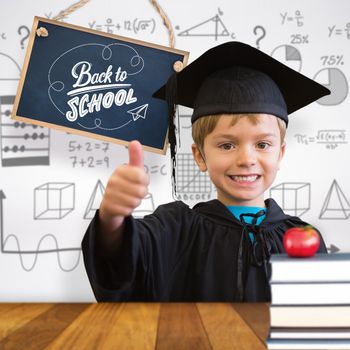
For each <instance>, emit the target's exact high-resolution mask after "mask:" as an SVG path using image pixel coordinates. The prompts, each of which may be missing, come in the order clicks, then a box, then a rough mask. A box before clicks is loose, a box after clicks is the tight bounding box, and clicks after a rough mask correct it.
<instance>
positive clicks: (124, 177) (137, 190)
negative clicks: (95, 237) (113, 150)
mask: <svg viewBox="0 0 350 350" xmlns="http://www.w3.org/2000/svg"><path fill="white" fill-rule="evenodd" d="M148 185H149V176H148V175H147V174H146V172H145V170H144V167H143V151H142V146H141V144H140V143H139V142H138V141H132V142H130V144H129V164H127V165H122V166H120V167H118V168H117V169H116V170H115V171H114V172H113V174H112V175H111V177H110V178H109V180H108V183H107V187H106V191H105V193H104V196H103V199H102V202H101V206H100V219H101V220H102V221H103V222H104V223H105V224H108V225H111V226H112V227H111V230H113V226H114V228H118V227H119V226H120V225H121V224H122V223H123V221H124V217H125V216H128V215H130V214H131V213H132V212H133V210H134V209H135V208H136V207H137V206H139V205H140V203H141V201H142V199H143V198H144V197H145V196H146V195H147V193H148Z"/></svg>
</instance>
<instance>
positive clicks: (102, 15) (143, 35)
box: [0, 0, 350, 301]
mask: <svg viewBox="0 0 350 350" xmlns="http://www.w3.org/2000/svg"><path fill="white" fill-rule="evenodd" d="M73 3H74V2H72V1H67V0H60V1H58V0H56V1H53V0H50V1H43V0H37V1H35V2H34V1H33V2H28V1H25V0H12V1H1V2H0V96H8V95H15V94H16V89H17V84H18V80H17V79H18V78H19V69H18V67H17V66H19V67H22V64H23V60H24V55H25V49H26V46H27V43H28V30H26V29H25V28H22V29H21V30H20V28H21V27H22V26H25V27H27V28H29V29H31V26H32V22H33V17H34V16H42V17H47V18H52V17H54V16H56V15H57V14H58V13H59V12H60V11H61V10H64V9H66V8H67V7H69V6H70V5H72V4H73ZM159 4H160V5H161V6H162V7H163V9H164V10H165V12H166V13H167V14H168V16H169V19H170V21H171V23H172V25H173V27H174V31H175V35H176V45H175V46H176V48H178V49H182V50H186V51H189V52H190V60H189V61H190V62H191V61H192V60H194V59H195V58H196V57H198V56H199V55H200V54H201V53H202V52H204V51H205V50H207V49H208V48H210V47H212V46H216V45H218V44H220V43H223V42H226V41H229V40H239V41H243V42H246V43H248V44H250V45H252V46H255V47H257V44H259V48H260V49H261V50H262V51H264V52H266V53H268V54H273V53H274V55H275V56H274V57H276V58H278V59H283V54H282V53H283V52H284V51H283V47H284V46H285V45H290V46H292V47H293V48H294V50H295V52H299V53H300V60H297V61H296V62H284V63H286V64H290V65H291V67H293V68H296V67H297V66H298V67H300V72H301V73H302V74H305V75H307V76H309V77H310V78H315V79H316V80H318V81H319V82H320V83H323V84H328V83H333V84H332V85H331V90H332V91H334V92H336V94H337V96H344V99H343V101H338V102H337V103H334V104H331V105H326V106H325V105H321V104H319V103H313V104H311V105H309V106H308V107H306V108H304V109H302V110H301V111H298V112H296V113H294V114H293V115H292V116H290V125H289V128H288V134H287V139H286V141H287V150H286V156H285V158H284V160H283V164H282V167H281V170H280V172H279V174H278V177H277V179H276V181H275V183H274V185H273V186H272V187H274V186H278V185H280V184H285V186H287V187H288V184H290V183H296V182H297V183H303V184H307V186H306V187H307V188H309V189H310V203H309V204H308V205H307V211H306V212H305V213H303V214H302V216H301V218H302V219H303V220H305V221H307V222H309V223H311V224H313V225H315V226H316V227H318V228H319V229H320V230H321V232H322V234H323V237H324V239H325V241H326V244H327V246H328V247H329V248H331V247H333V249H335V248H334V247H336V248H337V249H339V250H340V251H350V239H349V234H350V232H349V228H350V225H349V219H348V216H349V215H350V205H349V198H350V182H349V173H350V167H349V160H350V145H349V143H348V138H349V137H348V132H349V126H350V99H349V97H348V91H347V89H348V79H349V73H350V17H349V13H350V3H349V1H348V0H334V1H322V2H320V1H316V0H309V1H307V2H305V1H301V0H296V1H293V2H292V1H280V0H278V1H277V0H273V1H272V0H271V1H268V2H267V1H258V0H254V1H253V0H247V1H244V2H242V1H240V2H236V1H230V0H221V1H220V0H218V1H209V0H205V1H203V0H195V1H193V0H192V1H188V0H177V1H164V0H159ZM298 14H299V15H300V16H301V17H302V18H299V20H297V18H296V16H297V17H298ZM283 18H284V19H283ZM214 19H217V21H216V22H215V21H214ZM64 21H65V22H67V23H72V24H77V25H81V26H85V27H89V28H92V29H101V30H103V31H106V30H107V27H106V26H105V25H106V24H112V25H113V27H109V30H111V31H112V32H113V33H114V34H118V35H122V36H127V37H132V38H136V39H139V40H143V41H148V42H152V43H156V44H160V45H168V43H169V41H168V33H167V31H166V29H165V27H164V25H163V23H162V20H161V19H160V17H159V15H158V13H157V12H156V11H155V10H154V8H153V7H152V6H151V4H150V3H149V2H148V1H147V0H143V1H141V0H138V1H129V2H125V1H107V0H99V1H97V0H91V1H90V2H89V3H88V4H86V5H85V6H84V7H83V8H81V9H78V10H77V11H76V12H75V13H73V14H71V15H69V16H68V17H67V18H65V19H64ZM142 23H143V24H145V26H144V29H139V30H137V27H138V25H140V24H142ZM215 23H217V27H216V26H215ZM118 25H119V27H118ZM347 25H348V26H349V27H347ZM258 26H259V27H263V30H264V35H263V31H262V29H261V28H260V29H259V28H258V29H257V31H256V32H255V33H254V28H256V27H258ZM346 29H349V30H348V31H346ZM186 33H187V34H188V35H185V34H186ZM179 34H181V35H179ZM199 34H200V35H199ZM299 39H301V40H299ZM295 40H296V41H299V42H295ZM300 41H301V42H300ZM22 45H23V48H22ZM323 56H328V57H329V58H330V57H331V56H334V57H336V62H332V60H330V59H328V60H327V59H322V58H321V57H323ZM43 59H44V58H43ZM14 62H16V63H14ZM293 65H295V66H293ZM331 69H336V70H337V71H340V73H339V74H340V76H341V77H343V80H342V81H343V83H344V85H341V81H339V80H337V81H336V82H334V81H332V82H330V80H329V76H328V72H330V71H331ZM321 70H323V71H322V73H320V71H321ZM0 107H1V106H0ZM190 113H191V111H190V110H185V109H180V120H181V124H180V128H179V130H180V131H181V147H180V149H179V154H186V153H189V152H190V144H191V142H192V141H191V136H190V129H189V128H188V126H189V119H188V118H185V117H184V116H185V115H188V114H190ZM2 130H4V127H3V126H2ZM320 130H330V135H339V132H338V133H337V132H336V131H337V130H343V131H342V135H343V136H344V137H343V138H342V139H341V141H343V143H338V142H337V141H339V139H335V140H334V143H328V144H321V143H318V142H317V141H320V139H317V138H316V136H317V135H318V133H319V131H320ZM49 134H50V147H49V151H48V152H49V158H50V165H46V166H23V165H18V166H12V167H8V166H0V190H2V191H3V193H4V195H5V196H6V198H4V199H2V200H0V201H1V203H2V213H0V214H2V215H1V217H0V220H1V221H0V222H1V224H0V225H1V226H0V230H2V236H3V242H2V243H5V242H6V244H3V245H2V247H1V252H0V301H93V300H94V296H93V294H92V291H91V288H90V285H89V282H88V279H87V276H86V273H85V269H84V265H83V261H82V256H81V253H80V252H79V251H77V250H76V251H72V252H62V251H59V252H53V253H43V251H44V250H50V249H51V250H52V249H53V250H55V249H57V250H62V249H64V248H72V247H73V248H79V247H80V242H81V239H82V237H83V234H84V232H85V229H86V227H87V225H88V223H89V219H84V214H85V212H86V209H87V207H88V203H89V200H90V198H91V196H92V195H93V192H94V188H95V186H96V184H97V182H98V181H101V183H102V184H103V186H105V185H106V183H107V180H108V177H109V175H110V174H111V172H112V171H113V169H114V168H115V167H116V166H118V165H120V164H122V163H124V162H126V161H127V150H126V149H125V148H124V147H122V146H118V145H113V144H108V149H107V150H106V151H102V150H101V149H98V148H97V147H107V146H106V145H102V143H101V142H98V141H96V140H94V139H88V138H84V137H80V136H76V135H68V134H66V133H64V132H58V131H55V130H50V131H49ZM297 135H302V136H303V140H304V142H300V138H299V139H298V137H297ZM0 137H1V135H0ZM305 140H308V141H309V142H308V143H307V144H306V143H305ZM79 144H80V145H81V146H82V149H81V150H80V151H78V150H75V151H72V145H75V146H76V145H79ZM98 144H99V146H97V145H98ZM2 145H4V142H3V143H2ZM70 146H71V147H70ZM89 146H91V148H92V149H93V151H89V150H88V147H89ZM4 154H5V153H4V152H2V156H3V155H4ZM72 156H76V157H77V158H79V160H81V159H83V160H84V159H87V158H88V157H94V161H98V160H103V162H102V163H103V165H97V164H96V163H95V166H94V167H92V168H88V167H87V166H86V165H84V166H80V165H76V166H75V167H73V164H72V158H71V157H72ZM106 157H107V158H106ZM106 159H108V162H107V161H106ZM107 163H108V167H107ZM145 165H146V167H147V170H148V171H149V173H150V176H151V186H150V193H151V195H152V197H151V199H150V200H148V201H145V202H144V203H143V204H142V205H141V208H140V210H141V211H140V212H141V214H142V213H144V212H146V211H147V210H150V209H149V208H151V209H152V208H154V207H156V206H158V205H160V204H162V203H165V202H168V201H171V200H172V195H171V182H170V160H169V154H167V155H166V156H161V155H155V154H152V153H148V152H146V153H145ZM334 181H336V184H337V186H333V187H331V186H332V183H334ZM62 182H63V183H72V184H73V185H74V189H75V198H74V209H73V210H72V211H71V212H70V213H69V214H68V215H67V216H65V217H63V218H61V219H59V218H57V219H51V220H36V219H35V216H34V201H35V200H36V199H35V197H36V196H35V189H36V188H37V187H39V186H41V185H43V184H46V183H62ZM304 190H305V188H304ZM204 191H205V190H204ZM98 193H100V192H98ZM98 193H97V196H96V199H95V202H94V203H93V205H92V208H96V207H97V206H98V201H99V199H100V196H98ZM290 193H293V194H292V195H291V194H290ZM328 193H331V197H330V200H329V201H326V198H327V194H328ZM271 194H272V196H273V197H274V196H275V195H276V191H272V192H271ZM269 195H270V192H269V191H268V192H267V193H266V196H269ZM286 195H287V196H289V197H288V198H290V200H291V202H293V201H294V204H295V206H296V207H295V208H297V207H298V205H302V203H301V202H302V201H303V200H304V199H303V198H304V197H305V196H306V197H307V194H305V193H303V190H302V189H301V190H299V192H298V193H297V192H295V191H294V192H288V193H287V194H286ZM296 195H297V197H296ZM201 196H204V197H205V198H206V199H207V198H209V199H210V198H215V192H214V190H212V191H211V192H209V193H208V192H206V193H204V194H203V193H202V194H201ZM303 196H304V197H303ZM195 197H196V194H194V198H195ZM197 197H198V196H197ZM276 197H277V195H276ZM293 198H294V199H293ZM295 198H297V199H295ZM276 199H277V200H278V198H276ZM152 200H153V203H152ZM187 202H188V204H189V205H193V204H194V203H195V201H193V200H188V201H187ZM292 205H293V203H292ZM324 206H325V209H326V211H324V210H322V208H323V207H324ZM330 209H333V211H330ZM322 213H323V214H322ZM322 217H323V218H322ZM336 217H337V219H336ZM10 251H12V253H10ZM19 251H37V253H36V254H33V253H32V254H20V253H19Z"/></svg>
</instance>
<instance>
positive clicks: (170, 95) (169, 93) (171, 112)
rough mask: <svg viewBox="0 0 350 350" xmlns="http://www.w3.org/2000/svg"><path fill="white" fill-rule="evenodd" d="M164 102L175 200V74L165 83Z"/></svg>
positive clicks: (175, 197)
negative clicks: (166, 105) (166, 111)
mask: <svg viewBox="0 0 350 350" xmlns="http://www.w3.org/2000/svg"><path fill="white" fill-rule="evenodd" d="M166 101H167V103H168V124H169V132H168V139H169V144H170V156H171V163H172V164H171V179H172V187H173V197H174V199H177V193H176V152H177V144H176V127H175V122H174V120H175V114H176V109H177V108H176V106H177V73H173V74H172V75H171V77H170V78H169V79H168V81H167V83H166Z"/></svg>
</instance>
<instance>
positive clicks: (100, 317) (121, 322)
mask: <svg viewBox="0 0 350 350" xmlns="http://www.w3.org/2000/svg"><path fill="white" fill-rule="evenodd" d="M158 315H159V305H156V304H144V303H140V304H138V303H126V304H120V303H99V304H94V305H92V306H91V307H90V308H89V309H88V310H86V311H85V312H84V313H83V314H82V315H81V316H80V317H79V318H77V319H76V320H75V321H74V322H73V323H72V324H71V325H70V326H69V327H68V328H67V329H66V330H65V331H64V332H63V333H62V334H61V335H60V336H59V337H58V338H57V339H55V341H53V342H52V343H51V344H50V346H48V347H47V349H94V350H95V349H118V350H119V349H120V350H122V349H131V350H132V349H146V350H147V349H154V347H155V341H156V334H157V322H158Z"/></svg>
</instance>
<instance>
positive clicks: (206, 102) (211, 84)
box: [153, 41, 330, 191]
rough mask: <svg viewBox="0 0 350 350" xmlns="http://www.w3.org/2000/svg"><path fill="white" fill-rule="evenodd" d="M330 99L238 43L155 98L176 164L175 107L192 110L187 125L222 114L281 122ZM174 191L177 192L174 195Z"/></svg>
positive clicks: (206, 58) (209, 54) (196, 65)
mask: <svg viewBox="0 0 350 350" xmlns="http://www.w3.org/2000/svg"><path fill="white" fill-rule="evenodd" d="M328 94H330V91H329V90H328V89H327V88H326V87H324V86H323V85H321V84H319V83H317V82H315V81H314V80H312V79H309V78H308V77H306V76H304V75H302V74H300V73H298V72H296V71H295V70H293V69H291V68H289V67H288V66H286V65H284V64H283V63H281V62H279V61H277V60H276V59H274V58H272V57H271V56H269V55H267V54H265V53H264V52H262V51H260V50H258V49H256V48H254V47H252V46H250V45H247V44H244V43H242V42H238V41H232V42H227V43H224V44H221V45H219V46H216V47H213V48H211V49H209V50H208V51H206V52H205V53H204V54H202V55H201V56H200V57H199V58H197V59H196V60H195V61H193V62H192V63H191V64H189V65H188V66H187V67H185V68H184V69H183V70H182V71H181V72H179V73H174V74H173V75H172V76H171V77H170V78H169V80H168V82H167V84H166V85H164V86H162V87H161V88H160V89H159V90H158V91H156V92H155V93H154V95H153V96H154V97H157V98H161V99H164V100H166V101H167V102H168V106H169V142H170V146H171V155H172V158H173V161H174V164H175V153H176V137H175V126H174V121H173V118H174V114H175V109H176V105H177V104H180V105H183V106H187V107H190V108H193V109H194V111H193V115H192V123H193V122H194V121H195V120H197V119H198V118H200V117H203V116H206V115H213V114H221V113H266V114H273V115H275V116H277V117H279V118H281V119H283V120H284V121H285V122H286V124H288V114H290V113H293V112H295V111H296V110H298V109H300V108H302V107H304V106H306V105H308V104H309V103H311V102H313V101H316V100H318V99H319V98H321V97H323V96H325V95H328ZM175 191H176V190H175Z"/></svg>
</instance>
